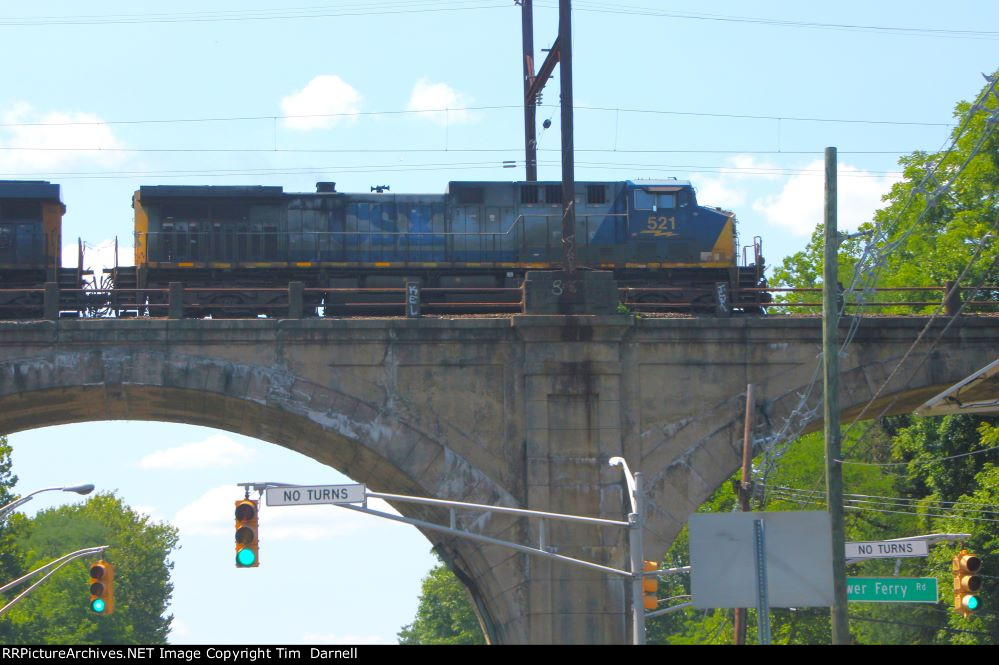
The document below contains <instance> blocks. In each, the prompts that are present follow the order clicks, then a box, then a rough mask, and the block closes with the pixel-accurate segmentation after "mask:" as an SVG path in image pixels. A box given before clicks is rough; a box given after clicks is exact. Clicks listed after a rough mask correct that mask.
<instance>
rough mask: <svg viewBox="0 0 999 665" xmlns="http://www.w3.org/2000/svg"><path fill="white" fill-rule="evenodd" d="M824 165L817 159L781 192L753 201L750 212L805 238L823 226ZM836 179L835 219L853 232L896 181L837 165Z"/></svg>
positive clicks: (893, 178)
mask: <svg viewBox="0 0 999 665" xmlns="http://www.w3.org/2000/svg"><path fill="white" fill-rule="evenodd" d="M824 168H825V166H824V162H823V161H822V160H816V161H814V162H812V163H811V164H809V165H808V166H806V167H805V168H804V169H803V170H804V171H807V172H808V173H800V174H797V175H793V176H791V177H789V178H788V180H787V182H786V183H785V184H784V187H783V189H782V190H781V191H780V193H778V194H776V195H772V196H765V197H763V198H759V199H757V200H755V201H754V202H753V210H755V211H756V212H758V213H760V214H761V215H763V217H764V219H765V220H766V221H767V222H768V223H770V224H773V225H775V226H779V227H782V228H784V229H787V230H789V231H790V232H791V233H792V234H794V235H796V236H801V237H804V236H808V235H809V234H811V233H812V231H813V230H814V229H815V226H816V225H817V224H820V223H822V219H823V208H824V206H825V203H824V196H825V195H824V189H825V181H824V178H823V176H822V174H823V172H824ZM838 173H839V175H838V177H837V218H838V226H839V228H840V229H844V230H845V229H856V228H857V227H858V226H859V225H860V224H862V223H864V222H867V221H870V220H871V218H872V217H873V215H874V211H875V210H877V209H878V208H880V207H881V206H882V201H881V197H882V196H884V195H885V194H886V193H888V191H889V190H890V189H891V186H892V184H893V183H894V182H896V180H897V177H895V176H884V177H876V176H873V175H872V174H870V173H867V172H866V171H863V170H861V169H858V168H857V167H855V166H849V165H847V164H840V165H839V167H838Z"/></svg>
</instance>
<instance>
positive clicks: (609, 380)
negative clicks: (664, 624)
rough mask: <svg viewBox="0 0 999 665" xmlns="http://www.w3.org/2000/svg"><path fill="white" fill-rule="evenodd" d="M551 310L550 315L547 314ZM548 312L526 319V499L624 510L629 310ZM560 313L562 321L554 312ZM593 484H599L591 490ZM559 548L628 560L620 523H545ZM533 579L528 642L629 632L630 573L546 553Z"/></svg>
mask: <svg viewBox="0 0 999 665" xmlns="http://www.w3.org/2000/svg"><path fill="white" fill-rule="evenodd" d="M542 318H545V319H549V317H542ZM587 318H588V321H587V324H584V325H579V322H578V319H577V318H576V317H573V318H569V317H565V318H563V317H551V320H548V321H547V325H546V326H545V327H544V328H537V329H530V328H526V327H525V328H521V329H520V330H519V331H518V332H519V333H520V335H521V337H522V339H523V340H524V342H525V346H524V355H525V361H524V365H523V367H524V427H525V451H524V452H525V472H526V492H527V507H528V508H531V509H533V510H543V511H550V512H557V513H568V514H575V515H586V516H591V517H604V518H608V519H617V520H624V519H625V518H626V515H627V512H628V509H627V507H626V503H627V498H626V496H625V489H624V484H623V476H622V475H621V471H620V469H616V468H612V467H610V466H609V465H608V460H609V459H610V458H611V457H614V456H618V455H621V454H622V450H623V447H622V427H621V363H620V356H621V352H620V346H621V337H622V335H623V333H624V331H625V330H626V326H627V325H628V321H627V319H626V318H625V317H587ZM556 319H558V321H560V322H562V323H564V324H565V325H564V327H562V328H559V327H558V326H553V325H552V324H553V323H554V322H555V320H556ZM595 489H596V491H594V490H595ZM546 535H547V539H548V542H549V543H550V544H551V546H553V547H554V548H556V551H557V552H558V553H560V554H565V555H567V556H572V557H576V558H580V559H584V560H587V561H593V562H596V563H601V564H604V565H608V566H612V567H614V568H618V569H622V570H627V568H628V552H627V543H628V537H627V531H626V529H624V528H620V529H618V528H612V527H610V528H601V529H596V528H593V527H582V526H579V525H572V524H566V523H556V524H551V525H549V528H548V529H547V534H546ZM531 566H532V570H531V575H530V579H529V582H528V583H527V601H528V605H527V614H528V621H529V641H530V643H532V644H545V643H553V644H623V643H627V642H628V641H629V635H630V632H629V624H628V616H629V604H628V598H629V596H628V580H627V578H625V577H623V576H622V577H617V576H614V575H612V574H605V573H599V572H591V571H588V570H585V569H583V568H578V567H575V566H568V565H563V564H559V563H554V562H548V561H544V560H540V559H539V560H535V561H532V562H531Z"/></svg>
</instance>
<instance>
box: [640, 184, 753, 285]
mask: <svg viewBox="0 0 999 665" xmlns="http://www.w3.org/2000/svg"><path fill="white" fill-rule="evenodd" d="M628 194H629V214H628V232H629V236H630V240H631V242H632V243H633V251H634V254H633V257H632V260H633V261H635V262H637V263H646V264H648V263H657V264H665V266H666V267H697V268H729V267H733V266H734V265H735V258H736V257H735V216H734V215H733V214H732V213H728V212H725V211H723V210H721V209H718V208H708V207H704V206H699V205H698V204H697V198H696V195H695V193H694V188H693V187H692V186H691V184H690V183H689V182H687V181H685V180H656V181H635V182H632V181H629V182H628Z"/></svg>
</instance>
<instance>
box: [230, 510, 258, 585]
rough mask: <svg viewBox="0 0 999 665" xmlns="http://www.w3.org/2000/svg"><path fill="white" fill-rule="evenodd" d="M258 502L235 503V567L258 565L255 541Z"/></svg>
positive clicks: (253, 566)
mask: <svg viewBox="0 0 999 665" xmlns="http://www.w3.org/2000/svg"><path fill="white" fill-rule="evenodd" d="M258 504H259V502H257V501H254V500H253V499H241V500H239V501H237V502H236V567H237V568H256V567H257V566H259V565H260V556H259V547H260V545H259V543H258V541H257V515H258V513H259V509H258V508H259V506H258Z"/></svg>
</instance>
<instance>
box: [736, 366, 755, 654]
mask: <svg viewBox="0 0 999 665" xmlns="http://www.w3.org/2000/svg"><path fill="white" fill-rule="evenodd" d="M755 410H756V408H755V402H754V401H753V384H751V383H750V384H747V385H746V417H745V420H744V422H743V426H742V477H741V479H740V482H739V483H737V484H736V488H735V489H736V494H737V495H738V496H739V510H741V511H742V512H744V513H748V512H749V511H750V510H751V508H750V505H749V498H750V497H751V496H752V495H753V485H752V477H751V475H750V467H751V465H752V462H753V415H754V413H755ZM732 632H733V633H734V635H733V638H734V641H733V643H734V644H745V643H746V608H745V607H737V608H736V610H735V625H734V626H733V631H732Z"/></svg>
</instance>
